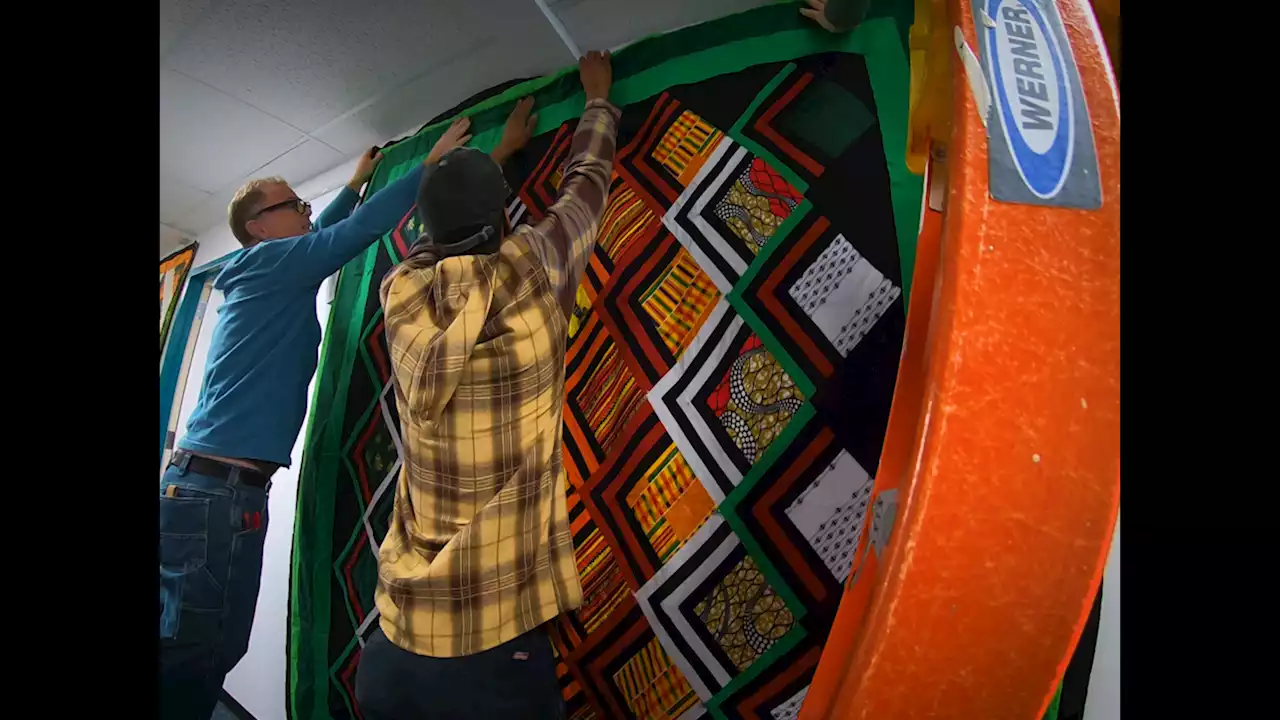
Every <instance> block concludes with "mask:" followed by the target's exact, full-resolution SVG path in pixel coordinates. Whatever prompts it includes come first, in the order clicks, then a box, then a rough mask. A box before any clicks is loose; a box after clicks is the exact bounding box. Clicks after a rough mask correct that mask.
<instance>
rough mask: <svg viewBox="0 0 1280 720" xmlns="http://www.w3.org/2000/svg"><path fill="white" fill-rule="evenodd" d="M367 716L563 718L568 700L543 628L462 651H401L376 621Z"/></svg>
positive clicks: (365, 676) (394, 719) (364, 683)
mask: <svg viewBox="0 0 1280 720" xmlns="http://www.w3.org/2000/svg"><path fill="white" fill-rule="evenodd" d="M356 701H357V702H359V703H360V712H361V713H362V714H363V715H364V718H365V720H488V718H502V719H503V720H561V719H562V718H564V700H563V699H562V697H561V694H560V682H559V680H558V679H557V678H556V659H555V655H554V654H553V651H552V648H551V638H549V637H548V636H547V631H546V629H545V628H544V627H539V628H535V629H533V630H530V631H529V632H527V633H525V634H523V635H521V636H520V637H517V638H515V639H514V640H510V641H508V642H505V643H503V644H501V645H499V646H498V647H496V648H492V649H490V650H485V651H484V652H480V653H476V654H475V655H466V656H463V657H456V658H434V657H427V656H425V655H416V654H414V653H411V652H409V651H408V650H403V649H401V648H400V647H398V646H397V645H396V644H395V643H393V642H391V641H390V640H388V639H387V636H386V635H385V634H383V632H382V628H376V629H375V630H374V631H373V636H372V637H370V638H369V642H367V643H365V646H364V649H363V650H362V651H361V652H360V665H359V667H357V668H356Z"/></svg>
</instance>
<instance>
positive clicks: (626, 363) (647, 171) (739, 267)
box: [289, 3, 921, 720]
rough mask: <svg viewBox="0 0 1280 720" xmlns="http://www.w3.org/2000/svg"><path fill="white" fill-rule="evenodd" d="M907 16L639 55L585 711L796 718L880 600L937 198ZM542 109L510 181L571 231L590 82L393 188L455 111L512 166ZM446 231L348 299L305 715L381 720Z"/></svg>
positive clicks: (611, 333)
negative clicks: (398, 308) (413, 403)
mask: <svg viewBox="0 0 1280 720" xmlns="http://www.w3.org/2000/svg"><path fill="white" fill-rule="evenodd" d="M909 24H910V4H909V3H901V4H898V3H884V4H883V7H881V6H880V5H879V4H877V6H876V8H873V10H872V18H871V19H868V20H867V22H866V23H864V25H863V26H862V27H860V28H859V29H858V30H856V31H855V32H854V33H852V34H850V35H847V36H831V35H828V34H826V33H823V32H822V31H816V30H814V29H813V28H812V27H811V25H809V24H808V21H807V20H805V19H804V18H802V17H800V16H799V15H798V13H796V12H795V7H794V6H791V5H785V4H783V5H770V6H766V7H762V8H759V9H756V10H752V11H749V12H747V13H743V14H740V15H735V16H730V17H728V18H724V19H721V20H717V21H713V22H711V23H706V24H703V25H699V26H694V27H691V28H686V29H684V30H681V31H678V32H676V33H671V34H668V35H664V36H658V37H655V38H651V39H647V40H645V41H642V42H640V43H637V44H635V45H633V46H631V47H629V48H627V49H625V50H623V51H620V52H619V53H617V54H616V55H615V57H614V80H615V84H614V89H613V92H612V93H611V100H612V101H613V102H614V103H615V104H617V105H619V106H620V107H621V108H622V119H621V123H620V129H619V134H618V139H617V152H616V157H615V162H614V168H613V175H612V177H611V179H610V192H609V199H608V203H607V205H606V207H605V210H604V213H603V216H602V220H601V223H600V227H599V232H598V236H597V240H596V246H595V248H594V250H593V252H592V254H591V256H590V258H589V259H588V261H587V263H586V269H585V272H584V274H583V278H582V282H581V284H580V285H579V286H578V287H577V289H576V291H575V292H573V293H572V295H571V297H568V298H566V302H567V303H568V305H569V306H570V312H569V317H568V322H567V323H566V336H567V337H566V339H565V343H566V346H565V369H564V406H563V409H562V415H563V429H562V436H563V448H562V462H563V465H564V468H565V475H566V478H567V482H566V484H565V493H566V496H565V498H564V501H565V508H566V514H567V518H568V528H569V534H570V536H571V538H572V548H573V558H572V561H573V566H574V567H575V569H576V571H577V573H578V578H579V580H580V582H581V586H582V603H581V605H580V607H578V608H577V609H576V610H573V611H571V612H567V613H564V614H562V615H559V616H558V617H556V618H555V619H553V620H551V621H550V623H549V626H550V635H551V637H552V641H553V644H554V646H555V650H556V654H557V658H558V665H557V676H558V678H559V681H560V685H561V689H562V692H563V695H564V699H565V703H566V710H567V716H568V717H569V718H572V719H574V720H587V719H589V718H596V719H598V720H612V719H613V718H640V719H662V718H670V719H673V720H674V719H675V718H698V717H702V716H704V715H706V716H710V717H717V718H794V717H797V714H798V713H799V711H800V709H801V707H802V706H803V702H804V699H805V696H806V693H807V691H808V687H809V684H810V682H811V681H812V678H813V675H814V672H815V669H816V668H817V664H818V660H819V658H820V656H821V652H822V648H823V645H824V644H825V641H826V637H827V634H828V633H829V632H830V628H831V624H832V621H833V619H834V617H835V614H836V610H837V607H838V605H839V602H840V600H841V597H842V594H843V593H844V590H845V588H846V587H847V586H849V587H852V586H854V585H856V584H857V583H870V582H873V581H874V580H875V578H874V573H875V569H874V566H875V559H876V558H878V557H879V555H880V554H881V553H883V552H884V549H885V547H887V544H888V542H889V541H890V539H891V538H892V532H893V527H894V522H895V518H896V513H897V507H898V498H897V493H896V491H894V490H891V491H889V492H878V490H877V482H876V470H877V467H878V464H879V455H880V448H881V446H882V444H883V441H884V434H885V427H886V424H887V420H888V415H889V405H890V402H891V399H892V395H893V387H894V382H895V380H896V374H897V366H898V358H899V354H900V351H901V347H902V340H903V329H904V323H905V307H906V303H907V301H908V299H909V291H910V288H909V275H910V262H911V257H912V254H911V248H912V247H913V242H914V237H915V234H916V232H917V230H918V222H919V212H920V202H921V188H920V180H919V178H916V177H914V176H911V175H909V174H908V173H906V171H905V165H904V160H903V158H904V152H905V140H906V113H907V99H906V98H907V93H906V91H907V76H908V73H907V65H906V53H905V38H906V28H907V27H908V26H909ZM530 92H532V94H533V95H534V98H535V101H536V103H537V108H538V111H539V115H540V118H541V120H540V121H539V125H538V128H537V129H536V131H535V136H534V138H533V139H532V141H531V142H530V144H529V146H528V147H527V148H525V150H524V151H522V152H520V153H518V154H517V155H516V156H515V157H513V158H512V159H511V161H510V162H509V163H508V164H507V166H506V167H505V168H504V172H505V174H506V178H507V183H508V185H509V187H510V188H511V189H512V193H511V196H510V198H509V199H508V201H507V214H508V218H509V219H510V220H511V222H512V224H513V225H518V224H520V223H522V222H529V223H532V222H537V221H538V220H540V219H541V218H543V217H545V215H546V213H547V210H548V208H549V207H550V206H551V205H552V204H553V203H554V201H555V198H556V193H557V191H558V190H559V187H560V182H561V180H562V177H563V174H562V166H563V163H564V161H565V159H566V158H567V157H568V154H569V143H570V140H571V138H572V136H573V131H574V129H575V127H576V124H577V116H578V114H580V112H581V104H582V100H581V97H582V96H581V89H580V86H579V85H577V83H576V76H575V75H573V74H572V73H570V74H566V75H563V76H559V77H558V78H552V79H549V80H547V79H543V80H539V81H532V83H524V84H522V85H519V86H517V87H511V88H508V87H503V88H498V89H496V90H495V91H493V92H492V93H488V94H482V95H481V96H478V97H476V98H472V99H470V100H468V101H467V102H465V103H463V104H461V105H460V106H459V107H458V108H457V109H456V110H455V111H451V112H449V113H445V114H443V115H442V116H441V117H440V118H438V120H439V122H435V121H433V122H432V123H431V124H430V125H428V126H427V127H426V128H425V129H424V130H423V131H422V132H421V133H419V134H418V135H416V136H414V137H412V138H409V139H406V140H405V141H402V142H401V143H398V144H396V145H393V146H391V147H389V148H387V149H385V150H384V153H385V154H386V161H384V163H383V164H382V166H380V168H379V170H378V173H377V174H376V175H375V177H374V179H373V181H372V182H371V184H370V187H371V189H372V191H376V190H377V188H379V187H382V186H383V185H385V184H386V183H387V182H390V181H391V180H393V179H394V178H395V177H398V176H399V175H400V174H402V173H403V172H405V171H406V169H407V168H409V167H412V163H413V162H419V161H420V160H421V158H422V157H423V156H424V155H425V153H426V152H427V151H428V150H429V148H430V145H431V143H433V142H434V139H435V138H436V137H438V136H439V133H440V132H441V131H442V130H443V127H444V126H445V125H447V121H448V120H449V119H450V118H451V117H453V116H454V115H455V114H457V112H460V111H467V112H468V113H474V115H473V131H474V133H475V136H476V137H475V140H473V144H474V145H476V146H477V147H481V148H482V149H489V148H490V147H492V143H495V142H496V141H497V138H498V136H500V134H501V124H502V121H503V120H504V119H505V116H506V114H507V113H508V112H509V111H510V108H511V107H512V103H513V102H514V100H515V99H517V98H518V97H519V96H521V95H523V94H527V93H530ZM573 103H577V109H576V110H570V109H568V108H569V107H570V106H571V105H572V104H573ZM469 108H470V110H469ZM419 232H420V228H419V227H418V226H417V221H416V219H415V217H414V214H413V213H412V212H410V213H409V214H407V215H406V216H405V219H404V221H403V222H402V223H401V224H400V226H399V227H397V228H396V229H395V230H394V231H393V232H391V233H389V234H388V235H387V236H386V237H385V238H383V239H382V241H380V242H379V243H377V244H375V245H374V246H373V247H372V248H371V249H370V251H369V252H368V253H367V255H366V256H365V257H362V258H357V260H355V261H353V262H352V263H351V264H350V265H349V266H348V267H347V268H345V269H344V270H343V272H342V275H341V278H340V282H339V287H338V291H337V297H336V298H335V301H334V304H333V310H332V312H333V315H332V318H331V320H330V324H329V328H328V330H327V333H326V339H325V348H324V351H323V353H322V362H321V371H320V376H319V377H318V379H317V387H316V399H315V407H314V409H313V415H312V418H311V420H310V424H309V430H308V435H307V440H306V443H307V444H306V446H305V447H306V450H305V455H304V462H303V470H302V473H301V478H302V479H301V484H300V490H299V511H298V529H297V532H296V537H295V543H294V554H295V557H294V564H293V580H292V582H293V591H292V594H291V613H290V618H291V620H290V625H291V631H290V636H289V653H290V668H291V674H290V689H289V712H290V715H291V717H293V718H335V719H337V718H342V719H345V718H360V717H363V716H362V714H361V712H360V708H359V707H358V706H357V703H356V700H355V693H354V682H355V671H356V668H357V667H358V664H359V659H360V650H361V647H362V646H363V643H364V640H365V638H367V637H368V636H369V634H370V633H371V632H372V631H373V629H374V628H375V627H376V625H377V623H378V612H377V609H376V607H375V604H374V591H375V588H376V586H377V552H378V546H379V545H380V544H381V543H382V541H383V539H384V538H385V537H386V535H387V532H388V523H389V520H390V517H391V508H392V505H393V502H394V495H395V487H396V483H395V480H396V478H397V477H398V475H399V473H400V468H401V465H402V463H403V457H404V445H405V443H404V441H403V439H402V438H401V437H400V434H399V431H398V429H399V427H400V422H399V415H398V413H397V407H396V399H395V395H394V389H393V388H392V384H391V381H390V378H391V372H392V369H391V366H390V362H389V357H390V356H389V354H388V352H387V346H386V329H385V320H384V317H383V314H382V310H381V309H380V306H379V303H378V293H377V289H378V285H379V283H380V282H381V280H382V279H383V278H384V277H385V276H386V275H387V273H388V271H389V270H390V269H391V268H392V267H393V266H394V265H396V264H397V263H399V262H401V261H402V260H403V259H404V258H405V256H406V254H407V252H408V250H409V248H410V247H412V245H413V243H414V241H415V240H416V239H417V236H418V234H419ZM869 566H870V567H872V569H871V570H866V568H867V567H869ZM860 570H863V571H862V572H860Z"/></svg>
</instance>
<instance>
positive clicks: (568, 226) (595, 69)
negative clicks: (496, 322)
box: [524, 51, 621, 315]
mask: <svg viewBox="0 0 1280 720" xmlns="http://www.w3.org/2000/svg"><path fill="white" fill-rule="evenodd" d="M578 69H579V71H580V73H581V75H582V87H583V89H584V90H585V91H586V95H587V106H586V109H585V110H583V112H582V119H581V120H579V121H578V129H577V131H575V132H574V135H573V142H572V144H571V146H570V150H569V153H570V156H569V160H568V162H567V163H566V164H565V169H564V178H563V180H562V181H561V184H560V196H559V198H558V199H557V200H556V203H555V204H554V205H552V206H551V209H550V210H549V211H548V212H547V216H546V217H545V218H543V219H542V220H541V221H540V222H539V223H538V224H537V225H534V226H533V227H531V228H527V229H525V230H524V232H527V233H530V234H532V235H533V237H532V238H530V246H531V247H532V248H533V251H534V252H535V253H537V254H538V256H539V258H540V260H541V261H542V265H543V268H544V269H545V270H546V273H547V279H548V280H549V281H550V283H551V287H552V289H553V291H554V292H555V294H556V297H557V298H559V300H560V307H561V308H563V309H564V311H565V314H566V315H567V314H569V313H570V312H571V311H572V309H573V297H574V293H575V292H576V291H577V288H578V283H579V282H580V281H581V279H582V271H583V268H584V267H585V266H586V262H587V258H588V257H590V255H591V251H592V249H593V248H594V247H595V242H596V234H597V232H598V231H599V226H600V216H601V214H603V213H604V207H605V203H606V202H607V201H608V199H609V181H610V178H611V177H612V174H613V154H614V150H615V143H616V141H617V135H618V118H619V117H620V116H621V112H620V111H619V110H618V108H616V107H614V106H613V105H612V104H611V103H610V102H609V100H608V97H609V87H610V85H612V82H613V73H612V70H611V69H610V65H609V53H607V52H605V53H599V52H595V51H593V52H590V53H588V54H587V56H586V57H584V58H582V59H581V60H579V61H578Z"/></svg>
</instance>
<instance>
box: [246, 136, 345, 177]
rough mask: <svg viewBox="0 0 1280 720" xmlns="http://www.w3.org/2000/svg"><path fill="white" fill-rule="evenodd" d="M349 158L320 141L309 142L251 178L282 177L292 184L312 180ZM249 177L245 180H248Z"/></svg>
mask: <svg viewBox="0 0 1280 720" xmlns="http://www.w3.org/2000/svg"><path fill="white" fill-rule="evenodd" d="M346 159H347V157H346V156H345V155H343V154H342V153H340V152H338V151H337V150H334V149H333V148H331V147H329V146H328V145H325V144H324V143H322V142H320V141H318V140H308V141H306V142H304V143H302V144H301V145H299V146H298V147H296V148H294V149H292V150H290V151H289V152H287V153H285V154H284V155H281V156H280V157H278V158H276V159H275V160H272V161H271V162H269V163H267V164H266V165H264V166H262V167H260V168H258V169H257V170H254V171H253V172H252V173H250V176H251V177H255V178H257V177H273V176H275V177H282V178H284V179H285V180H286V181H287V182H289V183H290V184H294V185H296V184H298V183H302V182H305V181H307V180H310V179H311V178H313V177H315V176H316V175H319V174H320V173H322V172H324V171H325V170H328V169H329V168H331V167H333V166H334V165H337V164H339V163H341V162H342V161H344V160H346ZM248 179H249V177H246V178H244V180H246V181H247V180H248Z"/></svg>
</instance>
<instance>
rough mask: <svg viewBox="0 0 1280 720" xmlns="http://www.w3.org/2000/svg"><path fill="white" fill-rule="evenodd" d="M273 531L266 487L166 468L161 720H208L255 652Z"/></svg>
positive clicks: (162, 486) (163, 484)
mask: <svg viewBox="0 0 1280 720" xmlns="http://www.w3.org/2000/svg"><path fill="white" fill-rule="evenodd" d="M171 488H172V489H171ZM256 518H260V522H259V521H257V520H256ZM266 533H267V493H266V491H265V490H262V489H260V488H254V487H249V486H247V485H244V484H241V483H240V482H238V478H235V477H233V478H232V479H231V480H217V479H214V478H211V477H208V476H205V475H199V474H196V473H193V472H188V471H187V470H183V469H180V468H178V467H174V466H170V467H169V469H168V470H166V471H165V474H164V477H163V478H162V479H161V480H160V718H161V720H188V719H190V720H209V716H210V715H212V714H213V708H214V705H215V704H216V703H217V700H218V693H219V691H220V690H221V689H222V680H223V678H225V677H226V675H227V673H228V672H230V671H231V668H233V667H235V665H236V663H237V662H239V661H240V658H241V657H243V656H244V653H245V651H246V650H248V648H249V630H250V628H251V627H252V626H253V612H254V607H255V606H256V605H257V603H258V586H259V584H260V583H261V581H262V541H263V538H264V537H266Z"/></svg>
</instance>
